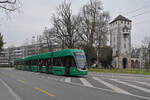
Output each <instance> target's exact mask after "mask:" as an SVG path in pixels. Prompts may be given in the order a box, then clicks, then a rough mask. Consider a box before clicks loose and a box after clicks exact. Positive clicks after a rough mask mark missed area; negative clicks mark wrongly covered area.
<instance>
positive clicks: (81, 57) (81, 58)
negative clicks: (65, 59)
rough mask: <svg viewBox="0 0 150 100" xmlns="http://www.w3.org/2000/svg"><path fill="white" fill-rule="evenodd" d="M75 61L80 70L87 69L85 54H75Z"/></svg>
mask: <svg viewBox="0 0 150 100" xmlns="http://www.w3.org/2000/svg"><path fill="white" fill-rule="evenodd" d="M75 59H76V64H77V67H78V68H85V66H86V57H85V54H84V53H75Z"/></svg>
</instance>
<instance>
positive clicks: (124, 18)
mask: <svg viewBox="0 0 150 100" xmlns="http://www.w3.org/2000/svg"><path fill="white" fill-rule="evenodd" d="M118 20H122V21H128V22H131V20H130V19H128V18H126V17H124V16H122V15H119V16H117V17H116V18H115V19H114V20H113V21H111V22H110V24H112V23H113V22H116V21H118Z"/></svg>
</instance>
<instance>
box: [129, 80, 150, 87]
mask: <svg viewBox="0 0 150 100" xmlns="http://www.w3.org/2000/svg"><path fill="white" fill-rule="evenodd" d="M127 81H128V80H127ZM132 82H135V83H139V84H143V85H147V86H150V84H149V83H146V82H139V81H132Z"/></svg>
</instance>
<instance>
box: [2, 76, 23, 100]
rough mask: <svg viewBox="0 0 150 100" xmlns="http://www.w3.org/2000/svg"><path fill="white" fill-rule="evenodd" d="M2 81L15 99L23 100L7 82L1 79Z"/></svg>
mask: <svg viewBox="0 0 150 100" xmlns="http://www.w3.org/2000/svg"><path fill="white" fill-rule="evenodd" d="M0 81H1V82H2V83H3V84H4V86H5V87H6V88H7V89H8V91H9V92H10V93H11V94H12V96H13V97H14V98H15V100H23V99H22V98H21V97H19V96H18V95H17V94H16V93H15V92H14V91H13V90H12V89H11V88H10V87H9V86H8V84H7V83H6V82H4V81H3V80H2V79H0Z"/></svg>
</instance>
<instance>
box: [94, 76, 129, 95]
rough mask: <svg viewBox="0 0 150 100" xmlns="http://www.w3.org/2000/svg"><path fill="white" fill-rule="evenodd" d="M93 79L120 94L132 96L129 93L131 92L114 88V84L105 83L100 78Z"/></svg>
mask: <svg viewBox="0 0 150 100" xmlns="http://www.w3.org/2000/svg"><path fill="white" fill-rule="evenodd" d="M93 79H95V80H96V81H98V82H100V83H102V84H104V85H105V86H107V87H109V88H111V89H112V90H114V91H115V92H119V93H122V94H131V93H129V92H127V91H125V90H123V89H120V88H118V87H116V86H114V85H112V84H110V83H108V82H105V81H103V80H101V79H99V78H98V77H93Z"/></svg>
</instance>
